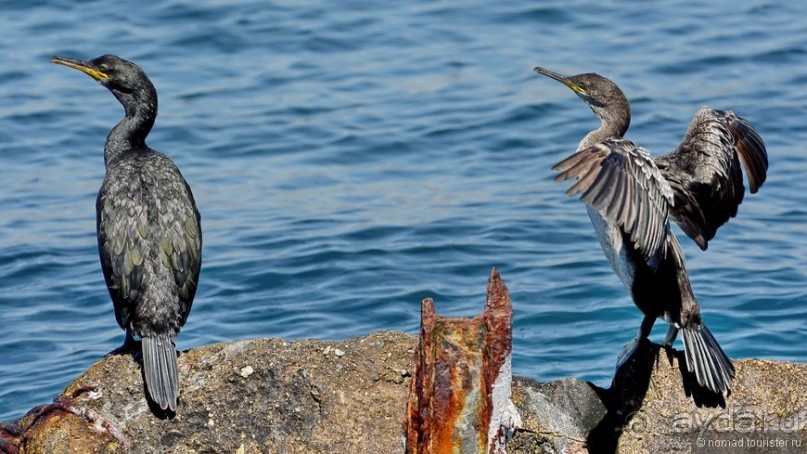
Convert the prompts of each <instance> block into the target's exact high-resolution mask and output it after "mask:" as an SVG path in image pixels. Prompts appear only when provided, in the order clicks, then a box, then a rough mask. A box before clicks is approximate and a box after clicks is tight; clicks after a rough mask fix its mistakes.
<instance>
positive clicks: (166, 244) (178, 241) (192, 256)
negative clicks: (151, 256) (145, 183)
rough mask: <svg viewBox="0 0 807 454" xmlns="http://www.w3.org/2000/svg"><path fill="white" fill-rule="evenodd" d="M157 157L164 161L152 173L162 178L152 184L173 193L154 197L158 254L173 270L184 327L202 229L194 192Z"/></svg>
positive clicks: (198, 265)
mask: <svg viewBox="0 0 807 454" xmlns="http://www.w3.org/2000/svg"><path fill="white" fill-rule="evenodd" d="M156 156H157V157H158V159H163V160H164V162H163V163H161V164H160V165H159V166H154V168H157V169H159V173H158V174H157V175H152V176H153V177H154V178H155V179H159V180H161V181H155V182H154V183H153V184H152V185H150V186H151V187H160V188H165V189H166V190H167V194H170V196H165V197H158V198H156V200H155V203H156V209H157V212H158V213H159V214H158V216H157V217H156V219H157V221H156V222H157V223H158V224H159V231H160V232H162V238H161V241H162V243H161V247H160V251H159V253H160V258H161V260H162V262H163V264H164V265H165V266H166V267H168V268H169V269H170V270H171V272H172V273H173V276H174V282H175V283H176V285H177V294H178V296H179V303H180V314H181V315H182V318H181V320H180V323H179V326H182V325H184V324H185V321H186V320H187V318H188V315H189V313H190V309H191V305H192V304H193V298H194V296H195V295H196V288H197V286H198V282H199V271H200V269H201V266H202V229H201V226H200V216H199V211H198V210H197V209H196V203H195V202H194V199H193V194H192V193H191V190H190V187H189V186H188V184H187V182H186V181H185V179H184V178H183V177H182V174H181V173H180V172H179V169H177V168H176V166H174V164H173V162H171V160H170V159H169V158H167V157H165V156H163V155H159V154H158V155H156Z"/></svg>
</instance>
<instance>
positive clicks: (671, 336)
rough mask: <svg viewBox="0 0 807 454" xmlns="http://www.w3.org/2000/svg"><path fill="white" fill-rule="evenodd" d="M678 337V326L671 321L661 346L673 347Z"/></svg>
mask: <svg viewBox="0 0 807 454" xmlns="http://www.w3.org/2000/svg"><path fill="white" fill-rule="evenodd" d="M676 337H678V327H677V326H675V324H672V323H671V324H670V327H669V328H668V329H667V335H666V336H664V342H663V343H662V344H661V346H662V347H664V348H670V347H672V344H673V342H675V338H676Z"/></svg>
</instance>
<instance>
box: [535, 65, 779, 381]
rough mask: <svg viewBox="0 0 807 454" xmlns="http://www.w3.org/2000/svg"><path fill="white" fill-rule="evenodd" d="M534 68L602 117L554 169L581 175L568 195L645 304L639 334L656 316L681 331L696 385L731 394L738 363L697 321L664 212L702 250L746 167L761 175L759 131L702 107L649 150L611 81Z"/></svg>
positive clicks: (753, 180)
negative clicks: (636, 136) (655, 151)
mask: <svg viewBox="0 0 807 454" xmlns="http://www.w3.org/2000/svg"><path fill="white" fill-rule="evenodd" d="M535 71H536V72H537V73H539V74H543V75H545V76H548V77H550V78H552V79H555V80H557V81H559V82H561V83H563V84H564V85H566V86H567V87H569V88H571V89H572V90H573V91H574V92H575V93H576V94H577V95H578V96H579V97H580V98H581V99H582V100H583V101H585V102H586V104H588V105H589V107H590V108H591V110H592V111H594V113H595V114H596V115H597V116H598V117H599V118H600V121H601V124H600V127H599V128H598V129H596V130H594V131H591V132H590V133H589V134H588V135H586V137H585V138H583V140H582V141H581V142H580V145H579V146H578V149H577V152H576V153H575V154H573V155H572V156H570V157H569V158H567V159H565V160H563V161H561V162H560V163H558V164H556V165H555V166H554V167H553V170H557V171H559V172H560V174H558V177H557V178H556V179H557V180H558V181H561V180H566V179H570V178H575V179H577V182H576V183H575V184H574V185H573V186H572V187H571V188H570V189H569V191H568V192H567V194H569V195H575V194H578V193H580V194H582V196H581V198H582V201H583V202H585V203H586V204H587V205H588V206H589V210H588V211H589V216H590V217H591V221H592V223H593V224H594V227H595V229H596V230H597V233H598V237H599V239H600V244H601V245H602V247H603V251H604V252H605V254H606V256H607V257H608V259H609V262H611V266H612V267H613V268H614V271H615V272H616V273H617V275H619V277H620V278H621V279H622V280H623V282H625V284H626V285H627V286H628V287H629V288H630V289H631V295H632V297H633V300H634V303H636V305H637V306H638V307H639V309H641V310H642V312H644V314H645V322H644V323H643V324H642V329H641V330H640V334H639V337H646V336H647V335H648V334H649V331H650V328H652V324H653V321H654V320H655V318H656V317H661V318H663V319H664V320H666V321H668V322H670V323H671V324H672V327H671V329H670V332H669V333H668V339H667V341H668V342H670V343H671V342H672V340H673V339H674V337H675V335H676V334H677V331H678V330H679V329H680V330H682V332H683V336H682V337H683V340H684V347H685V350H686V361H687V367H688V369H689V370H690V371H693V372H694V373H695V376H696V379H697V381H698V383H699V384H700V385H701V386H705V387H707V388H709V389H711V390H713V391H715V392H723V393H725V392H727V391H728V390H729V389H730V386H731V379H732V377H733V376H734V366H733V365H732V364H731V361H730V360H729V358H728V356H726V354H725V353H724V352H723V350H722V349H721V348H720V345H719V344H718V343H717V341H716V340H715V338H714V336H712V334H711V332H710V331H709V330H708V329H707V328H706V325H705V324H704V323H703V320H702V319H701V315H700V307H699V305H698V302H697V300H696V299H695V296H694V294H693V293H692V288H691V285H690V282H689V277H688V275H687V272H686V268H685V266H684V254H683V251H682V250H681V248H680V245H679V243H678V240H677V238H676V237H675V235H674V234H673V233H672V231H671V230H670V229H669V219H670V218H671V219H672V220H674V221H675V222H677V223H678V225H679V226H681V229H682V230H683V231H684V232H685V233H686V234H687V235H688V236H689V237H691V238H692V239H693V240H694V241H695V242H696V243H697V244H698V246H700V247H701V249H706V247H707V245H708V242H709V240H711V239H712V238H713V237H714V236H715V233H716V232H717V229H718V228H720V226H722V225H723V224H725V223H726V222H727V221H728V220H729V219H730V218H732V217H734V216H735V215H736V214H737V208H738V206H739V205H740V203H741V202H742V200H743V195H744V193H745V187H744V186H743V172H742V167H744V168H745V171H746V175H747V178H748V183H749V185H750V190H751V192H752V193H755V192H756V191H757V190H758V189H759V187H760V186H761V185H762V184H763V183H764V182H765V177H766V174H767V170H768V155H767V152H766V150H765V145H764V144H763V142H762V138H761V137H760V136H759V134H758V133H757V132H756V131H755V130H754V128H753V127H752V126H751V124H750V123H748V121H746V120H745V119H743V118H740V117H738V116H736V115H735V114H734V113H732V112H727V111H722V110H713V109H709V108H705V107H704V108H702V109H701V110H699V111H698V113H697V114H696V115H695V118H694V119H693V120H692V123H691V124H690V126H689V129H688V130H687V132H686V134H685V135H684V139H683V141H682V142H681V144H680V145H679V146H678V148H676V149H675V150H674V151H672V152H671V153H669V154H667V155H664V156H660V157H656V158H653V157H651V156H650V155H649V154H648V152H647V151H646V150H645V149H644V148H642V147H639V146H637V145H635V144H634V143H633V142H631V141H629V140H626V139H624V138H623V136H624V135H625V133H626V132H627V130H628V126H629V125H630V104H629V103H628V100H627V98H626V97H625V95H624V94H623V93H622V90H620V89H619V87H618V86H617V85H616V84H615V83H613V82H612V81H610V80H608V79H606V78H605V77H602V76H600V75H598V74H594V73H586V74H579V75H576V76H569V77H566V76H562V75H560V74H557V73H555V72H552V71H549V70H547V69H545V68H540V67H538V68H535Z"/></svg>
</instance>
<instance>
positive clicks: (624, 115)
mask: <svg viewBox="0 0 807 454" xmlns="http://www.w3.org/2000/svg"><path fill="white" fill-rule="evenodd" d="M592 110H594V113H595V114H597V116H598V117H599V118H600V127H599V128H597V129H595V130H593V131H591V132H590V133H588V134H586V136H585V137H583V140H581V141H580V145H578V147H577V149H578V151H579V150H582V149H585V148H588V147H590V146H592V145H594V144H597V143H600V142H602V141H603V140H605V139H621V138H622V137H624V136H625V133H626V132H627V131H628V127H629V126H630V107H624V108H620V109H618V110H616V111H609V112H598V111H597V110H595V109H592Z"/></svg>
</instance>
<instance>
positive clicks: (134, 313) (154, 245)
mask: <svg viewBox="0 0 807 454" xmlns="http://www.w3.org/2000/svg"><path fill="white" fill-rule="evenodd" d="M52 61H53V62H54V63H58V64H62V65H65V66H68V67H71V68H74V69H77V70H79V71H82V72H84V73H86V74H88V75H89V76H91V77H92V78H93V79H95V80H97V81H98V82H99V83H101V85H103V86H105V87H106V88H108V89H109V90H110V91H111V92H112V94H113V95H115V97H116V98H117V99H118V101H120V103H121V104H122V105H123V107H124V109H125V116H124V118H123V120H121V122H120V123H118V124H117V125H116V126H115V127H114V128H113V129H112V131H111V132H110V133H109V136H108V137H107V141H106V146H105V148H104V161H105V163H106V176H105V177H104V181H103V183H102V185H101V189H100V190H99V191H98V199H97V201H96V213H97V230H98V252H99V254H100V258H101V268H102V270H103V272H104V278H105V279H106V284H107V288H108V289H109V294H110V296H111V298H112V303H113V305H114V307H115V318H116V319H117V321H118V324H119V325H120V326H121V327H122V328H123V329H124V330H126V342H125V343H124V346H127V345H128V344H130V343H131V341H132V340H133V338H134V337H140V338H142V344H141V346H142V353H143V369H144V370H143V375H144V377H145V381H146V389H147V390H148V393H149V396H150V397H151V399H152V400H153V401H154V402H155V403H156V404H157V405H159V407H160V408H161V409H163V410H165V409H169V410H171V411H175V410H176V403H177V398H178V396H179V377H178V373H177V358H176V347H175V337H176V335H177V334H178V333H179V330H180V328H181V327H182V326H183V325H184V324H185V321H186V320H187V318H188V314H189V313H190V310H191V304H192V303H193V298H194V296H195V295H196V288H197V283H198V280H199V271H200V269H201V264H202V230H201V224H200V216H199V211H198V210H197V209H196V203H195V201H194V199H193V194H192V193H191V189H190V187H189V186H188V184H187V182H186V181H185V179H184V178H183V177H182V174H181V173H180V172H179V170H178V169H177V167H176V166H175V165H174V163H173V162H172V161H171V159H170V158H168V157H167V156H165V155H163V154H161V153H158V152H157V151H155V150H153V149H151V148H149V147H148V146H147V145H146V136H147V135H148V133H149V131H151V128H152V126H153V125H154V120H155V118H156V116H157V91H156V90H155V89H154V86H153V85H152V83H151V81H149V79H148V77H146V74H145V73H144V72H143V70H141V69H140V68H139V67H138V66H137V65H135V64H134V63H132V62H130V61H127V60H124V59H122V58H120V57H116V56H114V55H104V56H101V57H98V58H96V59H93V60H89V61H82V60H72V59H66V58H61V57H53V59H52Z"/></svg>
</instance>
